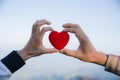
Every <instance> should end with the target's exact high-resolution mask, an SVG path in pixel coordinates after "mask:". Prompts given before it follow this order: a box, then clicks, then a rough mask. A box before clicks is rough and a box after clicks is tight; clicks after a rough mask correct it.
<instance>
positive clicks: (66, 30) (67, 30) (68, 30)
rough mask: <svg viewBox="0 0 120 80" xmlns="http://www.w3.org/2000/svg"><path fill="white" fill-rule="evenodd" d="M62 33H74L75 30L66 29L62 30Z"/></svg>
mask: <svg viewBox="0 0 120 80" xmlns="http://www.w3.org/2000/svg"><path fill="white" fill-rule="evenodd" d="M63 31H65V32H71V33H75V29H73V28H66V29H64V30H63Z"/></svg>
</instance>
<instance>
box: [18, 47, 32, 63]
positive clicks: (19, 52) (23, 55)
mask: <svg viewBox="0 0 120 80" xmlns="http://www.w3.org/2000/svg"><path fill="white" fill-rule="evenodd" d="M17 53H18V54H19V55H20V56H21V58H22V59H23V60H24V61H26V60H27V59H29V58H30V57H31V56H30V55H29V54H28V53H27V52H26V51H25V50H23V49H22V50H17Z"/></svg>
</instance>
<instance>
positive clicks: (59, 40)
mask: <svg viewBox="0 0 120 80" xmlns="http://www.w3.org/2000/svg"><path fill="white" fill-rule="evenodd" d="M49 41H50V43H51V44H52V45H53V47H55V48H56V49H58V50H61V49H63V48H64V47H65V46H66V45H67V43H68V41H69V34H68V33H67V32H64V31H62V32H60V33H59V32H57V31H52V32H51V33H50V34H49Z"/></svg>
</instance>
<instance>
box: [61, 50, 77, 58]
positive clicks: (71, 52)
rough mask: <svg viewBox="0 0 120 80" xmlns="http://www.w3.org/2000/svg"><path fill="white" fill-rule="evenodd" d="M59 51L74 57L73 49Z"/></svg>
mask: <svg viewBox="0 0 120 80" xmlns="http://www.w3.org/2000/svg"><path fill="white" fill-rule="evenodd" d="M60 53H63V54H65V55H67V56H71V57H75V51H73V50H69V49H62V50H60Z"/></svg>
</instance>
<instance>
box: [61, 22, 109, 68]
mask: <svg viewBox="0 0 120 80" xmlns="http://www.w3.org/2000/svg"><path fill="white" fill-rule="evenodd" d="M63 27H64V28H65V29H64V31H66V32H70V33H74V34H75V36H76V38H77V39H78V40H79V47H78V48H77V49H76V50H69V49H62V50H61V51H60V52H61V53H63V54H65V55H67V56H71V57H74V58H77V59H79V60H82V61H86V62H90V63H96V64H99V65H103V66H104V64H105V62H106V59H107V56H106V55H105V54H104V53H103V52H99V51H97V50H96V49H95V48H94V46H93V45H92V43H91V41H90V40H89V38H88V37H87V35H86V34H85V33H84V31H83V30H82V29H81V27H80V26H79V25H78V24H72V23H67V24H64V25H63Z"/></svg>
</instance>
